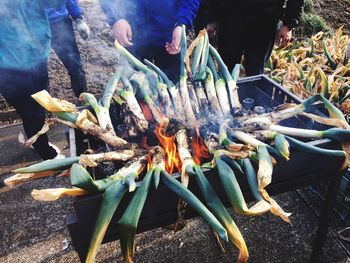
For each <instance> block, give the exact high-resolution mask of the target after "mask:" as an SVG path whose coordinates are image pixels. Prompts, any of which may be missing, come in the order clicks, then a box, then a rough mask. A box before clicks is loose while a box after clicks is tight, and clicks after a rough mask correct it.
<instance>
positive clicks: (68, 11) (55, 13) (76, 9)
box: [47, 0, 84, 22]
mask: <svg viewBox="0 0 350 263" xmlns="http://www.w3.org/2000/svg"><path fill="white" fill-rule="evenodd" d="M47 14H48V16H49V20H50V22H56V21H60V20H62V19H64V18H66V17H68V16H69V15H70V16H71V17H72V18H73V19H77V18H79V17H81V16H83V14H84V11H83V9H82V8H81V7H80V5H79V3H78V1H77V0H66V3H65V4H64V5H63V6H61V7H60V8H58V9H55V8H49V9H47Z"/></svg>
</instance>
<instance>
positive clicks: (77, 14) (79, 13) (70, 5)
mask: <svg viewBox="0 0 350 263" xmlns="http://www.w3.org/2000/svg"><path fill="white" fill-rule="evenodd" d="M66 8H67V10H68V13H69V15H70V16H71V17H72V18H73V19H74V20H75V19H77V18H83V17H84V11H83V9H82V8H81V6H80V5H79V3H78V1H77V0H67V2H66Z"/></svg>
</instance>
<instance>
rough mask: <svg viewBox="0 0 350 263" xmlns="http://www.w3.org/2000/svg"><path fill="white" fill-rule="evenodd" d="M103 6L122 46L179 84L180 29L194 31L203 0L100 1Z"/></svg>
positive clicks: (114, 33) (115, 35)
mask: <svg viewBox="0 0 350 263" xmlns="http://www.w3.org/2000/svg"><path fill="white" fill-rule="evenodd" d="M100 4H101V7H102V9H103V11H104V13H105V14H106V16H107V22H108V23H109V24H110V25H111V27H112V32H113V35H114V37H115V39H116V40H117V41H118V42H119V43H120V44H121V45H122V46H124V47H127V48H128V49H129V51H131V52H132V53H133V54H134V55H135V56H136V57H138V58H139V59H141V60H143V59H144V58H147V59H148V60H151V61H153V62H154V63H155V64H156V65H158V66H159V67H160V68H161V69H163V70H164V71H165V73H166V74H167V75H168V77H169V78H170V79H172V80H173V81H176V80H178V78H179V75H180V55H179V53H180V42H181V31H182V27H181V26H182V25H185V26H186V28H191V27H192V24H193V20H194V18H195V16H196V13H197V10H198V7H199V4H200V0H167V1H162V0H129V1H122V0H100Z"/></svg>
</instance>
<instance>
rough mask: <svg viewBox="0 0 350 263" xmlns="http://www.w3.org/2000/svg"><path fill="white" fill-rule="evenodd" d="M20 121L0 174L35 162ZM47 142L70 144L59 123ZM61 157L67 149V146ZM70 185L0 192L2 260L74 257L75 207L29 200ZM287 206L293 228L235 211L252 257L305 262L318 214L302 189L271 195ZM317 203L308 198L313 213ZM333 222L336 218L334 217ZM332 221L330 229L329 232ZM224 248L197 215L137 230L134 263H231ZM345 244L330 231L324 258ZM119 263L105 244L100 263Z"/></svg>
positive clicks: (115, 245)
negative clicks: (180, 223)
mask: <svg viewBox="0 0 350 263" xmlns="http://www.w3.org/2000/svg"><path fill="white" fill-rule="evenodd" d="M21 130H22V128H21V126H19V125H15V126H9V127H5V128H1V129H0V164H1V165H0V179H4V178H6V177H8V176H9V175H10V174H11V171H12V170H13V169H15V168H18V167H22V166H25V165H28V164H30V163H33V162H36V161H39V158H38V156H37V155H36V154H35V152H33V150H31V149H26V148H23V147H21V146H20V144H19V143H18V141H17V135H18V133H19V132H20V131H21ZM49 137H50V141H51V142H53V143H55V144H57V145H58V146H59V147H60V148H61V149H63V148H64V147H65V146H66V144H67V142H66V140H65V135H64V133H63V127H62V126H55V127H53V128H52V129H51V130H50V132H49ZM65 153H66V154H68V153H67V151H65ZM62 186H69V180H68V178H63V177H50V178H44V179H38V180H35V181H32V182H29V183H26V184H23V185H21V186H17V187H15V188H13V189H11V190H8V189H0V222H1V224H0V262H1V263H2V262H11V263H12V262H17V263H19V262H30V263H34V262H65V263H66V262H72V263H73V262H79V258H78V256H77V253H76V252H75V251H74V248H72V246H71V245H70V242H69V241H70V237H69V233H68V230H67V228H66V226H65V219H66V217H67V216H68V215H69V214H71V213H72V212H73V207H72V202H73V200H72V199H70V198H63V199H61V200H59V201H57V202H52V203H43V202H37V201H34V200H33V199H32V198H31V196H30V192H31V191H32V189H43V188H53V187H62ZM276 200H277V201H278V202H279V204H280V205H281V206H282V207H283V209H285V210H286V211H290V212H292V213H293V214H292V216H291V220H292V223H293V224H292V225H288V224H286V223H284V222H282V221H281V220H280V219H278V218H276V217H274V216H272V215H270V214H267V215H263V216H260V217H243V216H238V215H237V214H234V213H232V214H233V218H234V220H235V221H236V223H237V225H238V226H239V228H240V229H241V231H242V234H243V236H244V237H245V240H246V242H247V246H248V249H249V252H250V260H249V262H256V263H261V262H271V263H277V262H300V263H302V262H307V261H308V258H309V255H310V253H311V249H312V242H313V238H314V234H315V230H316V228H317V223H318V218H317V214H315V213H314V212H313V210H312V209H310V205H309V204H306V203H305V202H304V200H305V191H299V192H296V191H293V192H288V193H285V194H282V195H279V196H277V197H276ZM321 207H322V203H317V202H313V204H312V206H311V208H313V209H314V210H316V211H318V210H319V209H320V208H321ZM334 222H335V221H334ZM336 227H337V226H334V223H333V227H332V229H331V232H334V230H335V229H336ZM224 247H225V249H226V253H222V252H221V251H220V250H219V248H218V245H217V243H216V242H215V239H214V237H213V236H212V234H211V230H210V229H209V227H208V226H207V224H206V223H205V222H203V220H202V219H199V218H197V219H193V220H189V221H187V225H186V227H185V228H184V229H183V230H181V231H178V232H173V231H170V230H168V229H162V228H160V229H155V230H152V231H148V232H146V233H142V234H139V235H137V237H136V256H135V262H235V261H236V257H237V251H236V249H235V248H233V247H232V246H231V245H228V244H224ZM346 249H350V248H349V245H348V244H346V243H341V242H339V240H337V239H336V238H335V237H334V235H328V237H327V241H326V244H325V246H324V253H323V256H322V259H321V262H324V263H329V262H341V263H344V262H350V258H349V257H348V255H347V253H346ZM116 261H117V262H123V260H122V257H121V255H120V246H119V242H118V241H115V242H111V243H108V244H104V245H102V247H101V249H100V252H99V254H98V256H97V262H116Z"/></svg>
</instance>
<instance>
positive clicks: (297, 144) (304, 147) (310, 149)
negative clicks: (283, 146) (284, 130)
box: [285, 135, 345, 157]
mask: <svg viewBox="0 0 350 263" xmlns="http://www.w3.org/2000/svg"><path fill="white" fill-rule="evenodd" d="M285 137H286V139H287V140H288V142H289V144H290V146H291V147H293V148H294V149H297V150H299V151H302V152H307V153H314V154H323V155H331V156H338V157H345V153H344V152H343V151H338V150H328V149H323V148H319V147H316V146H313V145H311V144H307V143H305V142H302V141H299V140H297V139H294V138H292V137H289V136H286V135H285Z"/></svg>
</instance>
